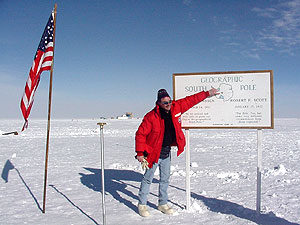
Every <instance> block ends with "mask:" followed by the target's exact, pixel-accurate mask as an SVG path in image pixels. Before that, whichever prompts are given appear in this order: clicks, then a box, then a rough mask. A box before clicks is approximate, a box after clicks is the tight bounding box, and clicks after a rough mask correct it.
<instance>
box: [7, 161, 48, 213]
mask: <svg viewBox="0 0 300 225" xmlns="http://www.w3.org/2000/svg"><path fill="white" fill-rule="evenodd" d="M10 170H16V171H17V173H18V175H19V178H20V179H21V181H22V183H23V184H24V186H25V187H26V189H27V190H28V192H29V194H30V195H31V197H32V198H33V200H34V202H35V204H36V205H37V207H38V209H39V210H40V211H41V212H42V211H43V210H42V208H41V206H40V204H39V202H38V201H37V199H36V197H35V196H34V194H33V193H32V191H31V190H30V188H29V186H28V185H27V183H26V182H25V180H24V179H23V177H22V175H21V173H20V171H19V170H18V169H17V168H16V167H15V166H14V165H13V164H12V163H11V161H10V160H7V161H6V163H5V165H4V167H3V170H2V173H1V177H2V179H3V180H5V183H7V182H8V175H9V172H10Z"/></svg>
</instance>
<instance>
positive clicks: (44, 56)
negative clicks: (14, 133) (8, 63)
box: [21, 12, 54, 131]
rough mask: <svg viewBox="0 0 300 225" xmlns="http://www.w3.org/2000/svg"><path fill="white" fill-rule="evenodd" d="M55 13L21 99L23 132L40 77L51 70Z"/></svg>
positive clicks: (41, 42) (39, 48) (46, 28)
mask: <svg viewBox="0 0 300 225" xmlns="http://www.w3.org/2000/svg"><path fill="white" fill-rule="evenodd" d="M53 32H54V12H52V13H51V16H50V18H49V20H48V23H47V25H46V27H45V30H44V33H43V36H42V38H41V41H40V44H39V46H38V48H37V51H36V54H35V57H34V60H33V64H32V67H31V68H30V72H29V77H28V80H27V82H26V85H25V92H24V94H23V97H22V99H21V111H22V114H23V117H24V119H25V123H24V126H23V128H22V131H23V130H24V129H26V128H27V126H28V117H29V114H30V110H31V107H32V105H33V101H34V94H35V91H36V89H37V87H38V85H39V82H40V75H41V73H42V72H43V71H47V70H51V66H52V63H53V53H54V41H53Z"/></svg>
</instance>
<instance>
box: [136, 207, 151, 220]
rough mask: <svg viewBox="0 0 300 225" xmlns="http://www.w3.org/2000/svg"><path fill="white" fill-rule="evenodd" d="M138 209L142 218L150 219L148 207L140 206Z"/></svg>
mask: <svg viewBox="0 0 300 225" xmlns="http://www.w3.org/2000/svg"><path fill="white" fill-rule="evenodd" d="M138 209H139V214H140V216H142V217H148V216H150V213H149V211H148V208H147V206H146V205H140V204H139V205H138Z"/></svg>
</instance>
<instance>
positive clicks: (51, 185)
mask: <svg viewBox="0 0 300 225" xmlns="http://www.w3.org/2000/svg"><path fill="white" fill-rule="evenodd" d="M49 186H50V187H52V188H53V189H54V190H55V191H56V192H57V193H58V194H60V195H61V196H63V197H64V198H65V199H66V200H67V201H68V202H69V203H70V204H71V205H72V206H74V207H75V208H77V209H78V210H79V211H80V212H81V213H82V214H83V215H85V216H86V217H88V218H89V219H90V220H91V221H93V222H94V223H95V224H96V225H100V224H99V223H98V222H97V221H96V220H95V219H93V218H92V217H91V216H89V215H88V214H86V213H85V212H84V211H83V210H82V209H81V208H80V207H79V206H77V205H76V204H75V203H73V202H72V201H71V200H70V199H69V198H68V196H66V195H65V194H64V193H63V192H61V191H60V190H58V189H57V188H56V187H55V186H54V185H53V184H50V185H49Z"/></svg>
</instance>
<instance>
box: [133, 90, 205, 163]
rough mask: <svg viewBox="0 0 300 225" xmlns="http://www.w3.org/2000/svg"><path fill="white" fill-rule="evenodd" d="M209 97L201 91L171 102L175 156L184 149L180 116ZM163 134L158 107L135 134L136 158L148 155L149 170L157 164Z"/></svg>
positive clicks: (144, 119) (162, 122) (162, 123)
mask: <svg viewBox="0 0 300 225" xmlns="http://www.w3.org/2000/svg"><path fill="white" fill-rule="evenodd" d="M208 96H209V92H208V91H202V92H199V93H197V94H194V95H191V96H187V97H185V98H182V99H179V100H176V101H173V102H172V106H171V117H172V121H173V124H174V128H175V134H176V142H175V143H173V144H172V146H177V148H178V150H177V156H179V155H180V154H181V153H182V152H183V151H184V147H185V136H184V134H183V132H182V128H181V114H183V113H184V112H186V111H187V110H188V109H190V108H191V107H193V106H194V105H196V104H198V103H199V102H201V101H203V100H204V99H206V98H207V97H208ZM164 132H165V125H164V120H163V119H162V118H161V115H160V112H159V106H158V105H157V104H156V107H155V108H154V109H153V110H151V111H150V112H148V113H147V114H146V115H145V116H144V118H143V121H142V123H141V124H140V126H139V128H138V130H137V132H136V134H135V151H136V153H137V155H138V156H142V155H143V152H144V151H146V152H147V153H148V156H147V161H148V163H149V168H151V167H152V166H153V164H154V163H157V162H158V159H159V156H160V151H161V147H162V143H163V138H164Z"/></svg>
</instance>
